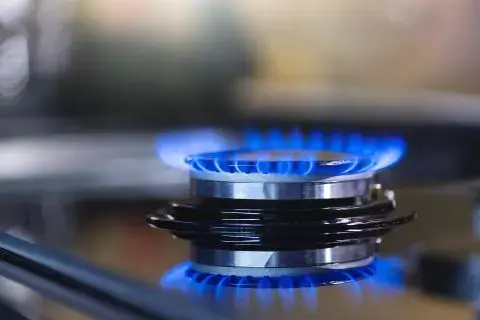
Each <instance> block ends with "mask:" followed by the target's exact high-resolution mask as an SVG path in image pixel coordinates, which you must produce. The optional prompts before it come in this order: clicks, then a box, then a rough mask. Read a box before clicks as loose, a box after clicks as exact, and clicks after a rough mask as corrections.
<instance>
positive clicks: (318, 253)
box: [191, 241, 377, 269]
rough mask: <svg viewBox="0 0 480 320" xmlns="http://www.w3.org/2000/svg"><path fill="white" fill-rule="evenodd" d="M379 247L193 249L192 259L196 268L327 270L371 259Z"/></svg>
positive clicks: (365, 245)
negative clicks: (273, 249) (254, 249)
mask: <svg viewBox="0 0 480 320" xmlns="http://www.w3.org/2000/svg"><path fill="white" fill-rule="evenodd" d="M376 247H377V246H376V242H375V241H368V242H362V243H356V244H350V245H343V246H335V247H331V248H321V249H313V250H295V251H293V250H292V251H240V250H239V251H234V250H220V249H207V248H199V247H196V246H193V247H192V249H191V259H192V261H193V262H194V263H197V264H202V265H208V266H219V267H235V268H239V267H240V268H276V269H278V268H305V267H325V266H334V265H336V264H344V263H348V262H353V261H360V260H363V259H366V258H369V257H372V256H373V255H374V254H375V251H376ZM331 268H332V267H329V269H331Z"/></svg>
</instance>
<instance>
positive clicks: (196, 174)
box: [190, 170, 375, 183]
mask: <svg viewBox="0 0 480 320" xmlns="http://www.w3.org/2000/svg"><path fill="white" fill-rule="evenodd" d="M374 174H375V173H374V172H362V173H358V174H350V175H336V176H325V175H289V174H283V175H282V174H246V173H225V172H222V173H220V172H200V171H194V170H191V171H190V178H192V179H195V180H209V181H223V182H249V183H252V182H278V183H280V182H285V183H293V182H319V183H320V182H323V183H334V182H344V181H352V180H365V179H371V178H372V177H373V176H374Z"/></svg>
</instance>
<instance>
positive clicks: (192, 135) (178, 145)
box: [155, 129, 406, 175]
mask: <svg viewBox="0 0 480 320" xmlns="http://www.w3.org/2000/svg"><path fill="white" fill-rule="evenodd" d="M155 150H156V154H157V156H158V157H159V158H160V159H161V160H162V161H163V162H164V163H165V164H167V165H169V166H172V167H175V168H179V169H183V170H193V171H199V172H219V173H236V174H252V173H257V174H280V175H311V174H325V175H345V174H356V173H362V172H375V171H379V170H382V169H385V168H388V167H390V166H392V165H394V164H395V163H397V162H398V161H400V159H401V158H402V157H403V155H404V153H405V150H406V144H405V141H404V140H403V139H401V138H400V137H395V136H388V137H380V136H367V135H363V134H361V133H356V132H353V133H344V132H330V133H328V132H323V131H321V130H310V131H301V130H299V129H292V130H289V131H282V130H280V129H271V130H267V131H260V130H255V129H250V130H246V132H245V134H244V135H243V137H242V138H241V139H233V138H231V137H228V136H227V134H226V133H224V132H221V131H217V130H211V129H202V130H191V131H181V132H173V133H167V134H162V135H161V136H160V137H159V138H158V139H157V141H156V144H155ZM269 150H270V151H271V150H276V151H278V150H283V151H287V152H286V153H284V155H283V158H282V159H280V160H278V157H277V156H276V157H277V159H276V160H275V159H272V157H271V155H269V154H268V151H269ZM289 150H290V151H292V152H291V154H290V157H289V155H288V151H289ZM298 150H302V153H301V157H300V158H298V156H297V157H294V152H293V151H298ZM260 151H264V152H263V153H262V152H260ZM251 152H257V153H258V159H251V160H245V159H244V158H243V159H242V155H245V153H251ZM319 152H330V153H337V154H341V155H343V157H341V158H340V159H334V160H321V159H319ZM346 155H348V156H347V157H345V156H346Z"/></svg>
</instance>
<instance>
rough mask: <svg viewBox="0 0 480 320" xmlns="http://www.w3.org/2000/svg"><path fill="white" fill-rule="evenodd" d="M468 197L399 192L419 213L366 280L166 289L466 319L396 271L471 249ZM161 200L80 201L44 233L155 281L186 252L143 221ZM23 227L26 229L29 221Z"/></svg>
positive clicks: (341, 315) (286, 307)
mask: <svg viewBox="0 0 480 320" xmlns="http://www.w3.org/2000/svg"><path fill="white" fill-rule="evenodd" d="M474 199H475V197H474V193H473V192H465V190H464V189H463V188H461V187H458V186H457V187H448V188H440V189H439V188H423V189H422V188H406V189H402V190H397V206H398V210H401V211H411V210H416V211H418V212H419V218H418V220H417V221H415V222H414V223H411V224H410V225H407V226H403V227H400V228H398V229H396V230H395V231H393V232H392V233H391V234H390V235H388V236H387V237H386V238H385V239H384V242H383V243H382V247H381V248H382V258H381V260H380V262H381V263H382V264H381V266H383V267H382V268H383V269H381V270H380V272H379V273H377V276H376V277H374V278H371V279H369V280H363V281H360V282H357V283H350V284H343V285H338V286H330V287H321V288H316V289H312V288H308V289H294V290H282V291H277V292H274V291H272V290H264V291H262V292H256V291H253V290H248V289H243V290H232V289H226V290H219V289H218V288H208V287H205V286H203V287H202V286H198V285H196V286H195V285H193V286H192V285H189V284H188V283H187V282H183V285H182V283H181V279H180V282H178V283H173V286H172V285H170V286H169V289H170V290H180V291H182V292H184V293H185V294H188V295H192V296H194V297H196V296H198V297H200V296H206V297H207V298H212V299H216V301H217V303H221V304H224V305H225V304H227V305H230V306H231V307H232V310H237V311H240V312H245V311H255V312H260V313H261V315H262V318H264V319H279V318H280V319H318V318H319V317H320V318H322V319H460V320H461V319H472V317H473V315H474V312H473V309H472V307H471V304H470V303H468V302H466V301H464V300H462V299H459V298H458V297H457V298H455V297H454V296H450V297H445V296H443V297H442V296H439V295H436V294H432V293H431V292H425V290H421V289H419V288H418V287H419V286H418V285H415V284H414V283H413V284H412V281H411V279H410V278H411V277H409V276H405V275H404V273H405V272H403V271H402V270H410V271H409V272H410V273H413V272H414V270H415V267H416V265H417V263H416V262H417V261H418V259H419V256H422V254H423V253H424V252H431V251H432V250H435V251H440V252H442V254H443V253H445V254H450V255H455V250H463V249H465V248H466V247H468V248H470V247H471V244H472V243H474V242H475V228H474V225H473V222H474V221H475V218H474V211H475V201H474ZM161 205H162V203H160V202H158V201H137V202H131V201H130V202H123V203H122V202H120V201H111V200H110V201H103V202H102V201H98V200H97V201H96V202H90V203H83V204H79V205H76V206H74V208H73V207H70V208H69V209H64V211H65V212H64V213H65V214H66V215H68V216H70V220H69V221H70V223H68V224H64V225H63V226H64V228H66V231H65V232H64V233H59V234H58V235H57V239H52V238H51V237H50V239H49V240H48V241H49V242H50V243H51V245H53V246H56V247H58V248H60V249H61V250H65V251H69V252H70V253H72V254H74V255H76V256H79V257H82V258H85V259H87V260H88V261H91V262H92V263H94V264H96V265H99V266H102V267H105V268H107V269H110V270H114V271H117V272H120V273H123V274H126V275H130V276H133V277H136V278H139V279H141V280H143V281H146V282H148V283H151V284H157V283H158V282H159V279H160V278H161V277H162V275H165V274H166V273H167V272H168V271H169V270H171V269H172V268H173V267H175V266H177V265H178V264H180V263H182V262H184V261H186V260H187V259H188V255H189V254H188V245H187V243H185V242H182V241H179V240H175V239H172V238H171V237H170V236H169V235H168V234H167V233H165V232H161V231H158V230H153V229H150V228H148V227H147V225H146V224H145V223H144V218H145V214H146V213H148V212H151V211H152V210H155V209H156V208H158V207H159V206H161ZM31 211H32V210H31ZM33 211H34V210H33ZM33 211H32V212H33ZM72 217H74V218H72ZM54 220H55V221H57V223H58V219H54ZM24 226H27V227H25V228H24V229H25V230H28V225H27V224H24ZM45 230H46V229H45ZM37 233H41V232H37ZM59 239H62V240H61V241H60V240H59ZM66 243H68V245H65V244H66ZM439 267H440V266H439ZM435 269H436V267H435V266H434V267H433V268H432V272H435ZM452 277H453V274H452ZM444 280H445V279H442V278H439V279H438V281H439V282H442V281H444ZM185 283H186V285H185ZM170 284H172V283H170ZM0 287H2V286H0ZM3 287H4V288H7V287H6V286H5V285H3ZM19 290H20V289H19ZM19 290H16V291H15V290H3V295H7V296H10V300H11V301H13V302H16V303H17V305H22V304H23V306H25V305H27V306H29V307H30V309H31V310H33V311H32V313H31V314H32V315H33V316H38V317H37V319H38V318H47V319H67V318H68V319H86V318H85V317H84V316H81V315H79V314H77V313H75V312H73V311H71V310H68V309H66V308H64V307H61V306H59V305H57V304H55V303H54V302H51V301H47V300H42V299H41V298H40V299H39V298H38V297H37V298H30V299H26V298H25V297H27V296H28V295H26V294H23V296H22V294H21V292H20V291H19ZM22 297H23V300H22V299H21V298H22Z"/></svg>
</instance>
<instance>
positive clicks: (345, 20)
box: [0, 0, 480, 319]
mask: <svg viewBox="0 0 480 320" xmlns="http://www.w3.org/2000/svg"><path fill="white" fill-rule="evenodd" d="M479 27H480V2H478V1H474V0H342V1H338V0H136V1H133V0H115V1H114V0H3V1H1V3H0V201H1V208H2V213H1V215H0V222H1V225H2V228H4V230H6V231H8V232H10V233H12V234H15V235H17V236H19V237H23V238H26V239H29V240H30V241H37V242H41V243H45V244H47V245H49V246H53V247H55V248H58V249H60V250H66V251H68V252H71V253H73V254H75V255H78V256H80V257H82V258H85V259H87V260H89V261H92V262H94V263H95V264H97V265H101V266H104V267H107V268H109V269H113V270H117V271H121V272H123V273H125V274H128V275H132V276H135V277H138V278H140V279H142V280H145V281H148V282H150V283H154V282H155V281H157V279H158V278H159V277H160V276H161V275H162V274H163V272H165V271H166V270H167V269H169V268H171V267H172V266H173V265H175V264H177V263H179V262H181V261H183V260H185V259H187V258H188V250H187V246H186V244H185V243H182V242H180V241H173V240H172V239H170V237H169V236H168V235H167V234H165V233H162V232H159V231H155V230H150V229H149V228H148V227H147V226H146V224H145V223H144V216H145V215H146V214H147V213H149V212H150V211H152V210H156V209H157V208H159V207H160V206H161V205H162V204H163V203H164V201H166V200H168V199H170V198H183V197H186V196H187V195H188V187H189V186H188V173H187V172H185V171H183V170H179V169H176V168H175V167H172V166H170V165H169V163H166V162H165V161H164V160H165V159H161V158H158V157H157V150H156V145H157V141H158V138H159V137H161V136H163V135H164V134H167V133H170V132H171V130H177V131H176V132H178V130H186V129H188V130H198V129H199V128H202V129H201V130H203V131H201V132H207V133H212V132H215V133H214V134H213V135H212V134H207V135H206V136H205V135H196V134H195V132H196V131H193V132H194V133H193V134H190V136H189V138H188V139H187V140H182V141H184V142H185V143H186V144H188V145H190V146H197V147H202V146H203V145H204V144H208V143H209V142H208V141H210V142H211V143H215V141H217V140H218V139H219V137H220V138H222V139H224V138H225V139H226V136H227V134H226V133H225V134H224V135H223V133H222V134H220V133H217V131H212V130H217V129H218V128H222V129H225V128H227V129H231V130H234V131H235V129H237V128H242V127H243V125H244V124H245V123H247V122H248V123H250V122H252V121H253V122H255V121H258V122H262V123H263V121H267V122H268V123H270V125H271V124H272V123H273V124H276V123H285V122H288V123H293V124H303V123H308V124H309V125H314V126H317V127H320V128H323V125H325V126H327V125H328V126H331V125H332V124H333V125H342V126H343V125H347V124H348V125H353V126H361V125H363V124H368V126H369V127H373V128H374V129H377V128H380V127H381V128H385V127H390V128H395V129H396V130H400V131H401V132H403V133H404V134H405V136H406V137H407V138H408V139H409V140H408V142H409V143H410V147H409V149H410V152H409V154H408V156H407V158H406V159H405V161H404V162H403V163H402V164H401V165H400V166H399V167H398V168H395V169H394V170H392V172H387V173H386V174H385V175H384V176H383V179H384V181H385V182H386V183H387V184H388V186H392V187H398V188H399V190H400V191H399V197H400V200H398V203H399V204H400V207H401V210H413V209H415V210H418V211H420V212H421V213H422V218H421V219H420V221H419V222H417V223H414V224H412V226H408V227H406V228H405V229H402V230H399V231H398V232H396V233H395V234H394V235H392V236H391V237H388V238H387V239H386V244H385V247H384V249H385V252H386V253H388V254H399V253H405V252H409V250H410V249H411V248H412V246H413V247H418V246H419V245H420V247H422V248H434V249H443V250H447V251H448V250H454V249H452V248H458V247H459V246H465V245H464V244H465V243H470V241H473V239H474V238H475V236H474V235H475V234H474V228H473V226H474V221H475V219H474V215H473V213H474V212H475V206H476V204H475V203H476V202H475V201H474V200H475V199H476V193H477V192H476V186H477V182H476V179H475V178H476V176H477V173H479V172H478V171H479V168H478V165H477V163H478V161H477V159H478V158H477V157H478V156H477V155H476V147H477V144H478V143H479V142H478V139H477V138H476V134H478V132H477V128H476V127H477V126H478V123H479V120H480V107H479V106H478V104H479V102H480V99H479V98H480V96H479V93H480V81H479V80H480V34H479V33H478V32H477V31H478V28H479ZM227 131H228V130H227ZM222 132H224V131H222ZM212 136H213V137H215V139H213V138H211V137H212ZM204 137H205V138H204ZM209 139H210V140H209ZM212 139H213V140H212ZM452 217H455V221H456V222H455V223H452ZM446 230H447V231H446ZM329 290H333V289H329ZM0 294H1V296H2V297H3V298H2V300H3V301H4V302H5V303H8V304H10V305H14V306H16V307H18V308H20V309H21V310H22V311H23V312H25V313H26V314H27V315H28V317H30V318H32V319H76V317H79V319H80V318H81V317H80V316H79V315H76V314H74V313H72V311H70V310H67V309H64V308H62V307H60V306H58V305H56V304H54V303H52V302H49V301H45V300H43V299H42V298H41V297H39V296H37V295H36V294H34V293H33V292H31V291H29V290H27V289H25V288H23V287H20V286H18V285H16V284H14V283H11V282H9V281H6V280H2V281H0ZM331 299H333V300H332V301H333V302H332V304H331V305H332V306H336V307H335V308H336V309H335V312H340V313H339V314H338V315H337V317H336V319H341V318H342V317H343V318H346V319H349V318H351V316H352V312H353V313H355V314H356V316H357V317H361V316H362V317H364V318H365V319H383V318H385V317H386V316H388V317H389V319H391V318H392V317H398V318H399V319H400V317H401V318H405V317H409V318H412V319H417V318H419V319H420V318H422V319H447V318H452V317H455V318H456V319H467V318H468V319H470V318H471V317H472V309H471V308H470V306H469V305H468V304H467V303H461V302H458V301H452V300H448V299H443V300H442V299H440V300H437V299H434V298H431V297H429V296H427V295H422V294H421V293H419V292H417V291H415V290H411V291H409V290H407V291H405V292H403V291H402V292H401V293H399V294H398V295H395V296H392V297H390V298H389V299H390V300H386V301H383V300H382V301H380V302H378V301H377V302H371V303H366V304H364V305H363V307H361V308H360V307H359V306H358V305H354V304H351V303H350V302H348V301H350V300H345V297H342V296H341V295H340V296H336V298H331ZM345 301H347V302H345ZM338 306H343V307H342V308H338ZM332 308H333V307H332ZM359 308H360V309H359ZM391 308H397V309H395V310H396V312H395V313H396V315H392V314H391V311H390V310H391ZM295 310H296V311H295V312H297V314H296V315H297V316H298V317H301V316H305V317H306V318H308V317H314V316H315V317H318V312H319V311H318V310H320V307H319V309H318V310H317V312H316V313H315V312H313V313H310V314H308V313H305V312H304V311H302V309H301V308H299V309H295ZM323 310H324V311H323V312H327V311H325V307H324V306H323ZM333 310H334V309H332V312H334V311H333ZM340 310H342V311H340ZM389 311H390V312H389ZM397 311H398V312H397ZM325 314H327V313H325ZM332 314H334V313H332ZM275 316H278V315H275ZM290 316H291V314H289V316H288V317H287V318H289V317H290ZM74 317H75V318H74ZM325 317H326V318H329V317H328V316H326V315H325Z"/></svg>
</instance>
